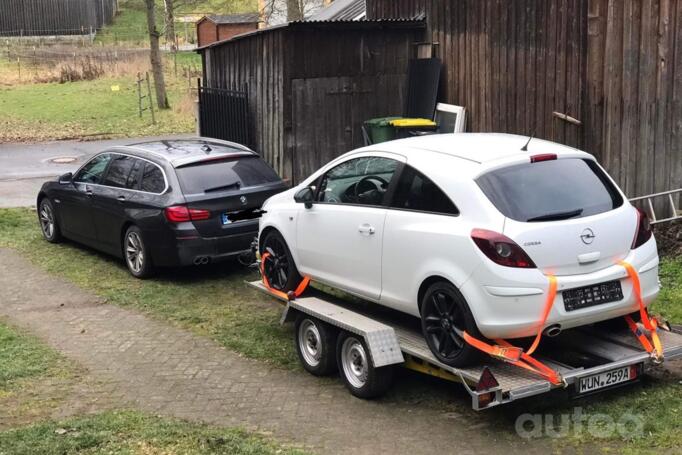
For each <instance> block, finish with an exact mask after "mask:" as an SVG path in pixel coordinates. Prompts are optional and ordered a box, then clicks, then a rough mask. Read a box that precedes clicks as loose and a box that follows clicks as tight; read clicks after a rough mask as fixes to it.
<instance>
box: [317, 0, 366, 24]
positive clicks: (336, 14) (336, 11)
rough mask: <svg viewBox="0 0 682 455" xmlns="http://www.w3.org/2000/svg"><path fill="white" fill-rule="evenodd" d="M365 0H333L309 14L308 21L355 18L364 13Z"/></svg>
mask: <svg viewBox="0 0 682 455" xmlns="http://www.w3.org/2000/svg"><path fill="white" fill-rule="evenodd" d="M366 11H367V8H366V5H365V0H334V2H332V3H331V4H330V5H329V6H327V7H326V8H323V9H321V10H320V11H318V12H317V13H315V14H313V15H312V16H310V18H309V19H308V20H310V21H330V20H347V21H352V20H357V19H364V18H365V15H366Z"/></svg>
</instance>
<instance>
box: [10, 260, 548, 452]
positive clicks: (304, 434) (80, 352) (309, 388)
mask: <svg viewBox="0 0 682 455" xmlns="http://www.w3.org/2000/svg"><path fill="white" fill-rule="evenodd" d="M0 316H4V317H7V318H9V320H10V322H12V323H14V324H17V325H19V326H22V327H24V328H26V329H28V330H31V331H32V332H34V333H35V334H36V335H38V336H39V337H40V338H42V339H43V340H45V341H46V342H47V343H48V344H49V345H51V346H52V347H54V348H55V349H57V350H59V351H60V352H62V353H63V354H64V355H66V356H67V357H69V358H71V359H73V360H75V361H77V362H78V363H80V364H81V365H83V366H84V367H85V368H87V369H88V370H89V372H90V373H91V374H92V375H93V376H94V377H95V378H97V379H98V380H101V381H104V382H106V383H107V387H106V390H107V392H106V393H107V396H119V397H120V398H121V400H122V401H123V402H126V403H128V404H130V403H132V404H133V405H134V406H136V407H138V408H139V409H141V410H143V411H147V412H151V413H154V414H161V415H166V416H173V417H179V418H184V419H189V420H198V421H204V422H208V423H213V424H217V425H221V426H242V427H246V428H249V429H253V430H257V431H264V432H268V433H273V434H274V435H275V437H276V438H277V439H279V440H282V441H285V442H294V443H298V444H301V445H303V446H306V447H309V448H311V449H312V450H314V451H319V452H322V453H332V454H334V453H352V454H372V455H375V454H383V453H391V454H395V455H399V454H409V455H416V454H421V453H428V454H436V453H458V454H472V453H486V454H489V453H502V452H506V453H524V454H526V455H530V454H534V453H542V454H545V453H551V445H550V444H551V441H547V440H534V441H526V440H523V439H521V438H519V437H517V436H515V435H513V433H512V434H511V435H510V434H509V432H508V429H507V431H501V429H500V428H496V425H495V423H494V422H495V421H494V420H492V419H491V421H487V419H485V418H484V416H481V418H477V417H476V416H478V414H476V415H474V414H473V411H467V412H462V413H461V414H460V413H447V412H444V411H443V409H442V408H441V407H440V406H436V405H429V404H418V405H415V403H405V402H400V401H398V402H396V401H390V400H379V401H365V400H360V399H357V398H354V397H352V396H351V395H350V394H349V393H348V392H347V391H346V390H345V388H344V387H343V386H342V385H341V384H340V381H337V380H330V379H320V378H315V377H312V376H310V375H308V374H305V373H303V372H292V371H283V370H280V369H276V368H273V367H269V366H267V365H265V364H262V363H259V362H255V361H251V360H248V359H244V358H242V357H240V356H239V355H237V354H235V353H232V352H230V351H228V350H226V349H224V348H223V347H221V346H218V345H217V344H215V343H214V342H212V341H211V340H209V339H206V338H203V337H199V336H196V335H193V334H191V333H188V332H186V331H184V330H179V329H177V328H174V327H170V326H168V325H167V324H165V323H163V322H159V321H156V320H153V319H150V318H148V317H146V316H144V315H142V314H140V313H138V312H136V311H131V310H128V309H123V308H119V307H116V306H113V305H110V304H105V303H103V302H101V301H100V300H99V299H98V298H97V297H95V296H93V295H91V294H88V293H87V292H84V291H82V290H80V289H78V288H76V287H75V286H73V285H71V284H69V283H67V282H65V281H63V280H61V279H58V278H55V277H54V276H51V275H48V274H47V273H45V272H43V271H42V270H41V269H38V268H37V267H36V266H34V265H32V264H29V263H28V262H27V261H26V260H25V259H23V258H22V257H21V256H19V255H18V254H17V253H15V252H13V251H10V250H3V249H0ZM512 428H513V426H512ZM505 433H506V434H505Z"/></svg>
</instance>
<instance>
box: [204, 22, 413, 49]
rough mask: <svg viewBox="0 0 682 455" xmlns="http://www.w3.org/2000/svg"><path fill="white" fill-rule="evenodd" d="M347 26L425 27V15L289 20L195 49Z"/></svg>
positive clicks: (353, 27) (349, 27) (358, 27)
mask: <svg viewBox="0 0 682 455" xmlns="http://www.w3.org/2000/svg"><path fill="white" fill-rule="evenodd" d="M319 27H324V28H348V29H362V28H381V27H391V28H396V27H411V28H419V27H426V22H425V16H424V15H423V14H419V15H418V16H415V17H412V18H395V19H371V20H369V19H361V20H357V21H354V20H327V21H322V20H318V21H312V20H308V21H295V22H289V23H286V24H281V25H273V26H271V27H267V28H261V29H258V30H253V31H251V32H246V33H241V34H239V35H235V36H233V37H232V38H229V39H226V40H222V41H216V42H215V43H211V44H207V45H206V46H203V47H198V48H197V49H196V50H197V51H202V50H204V49H208V48H211V47H216V46H220V45H221V44H226V43H229V42H231V41H237V40H240V39H245V38H250V37H252V36H255V35H260V34H261V33H270V32H273V31H275V30H281V29H306V28H319Z"/></svg>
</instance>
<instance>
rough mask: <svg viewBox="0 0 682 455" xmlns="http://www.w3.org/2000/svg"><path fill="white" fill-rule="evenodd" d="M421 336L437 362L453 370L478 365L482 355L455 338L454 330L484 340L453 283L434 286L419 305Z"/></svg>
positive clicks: (457, 337) (441, 283) (439, 283)
mask: <svg viewBox="0 0 682 455" xmlns="http://www.w3.org/2000/svg"><path fill="white" fill-rule="evenodd" d="M419 308H420V312H421V323H422V333H423V334H424V338H425V339H426V344H428V346H429V348H430V349H431V352H432V353H433V355H434V356H436V358H437V359H438V360H439V361H441V362H443V363H444V364H446V365H449V366H452V367H463V366H468V365H471V364H473V363H476V362H477V361H479V360H480V358H481V352H480V351H479V350H478V349H476V348H474V347H473V346H471V345H469V344H468V343H466V342H465V341H464V339H462V338H460V337H459V336H457V335H456V334H455V331H454V330H452V327H456V328H457V329H459V330H461V331H466V332H467V333H468V334H469V335H471V336H473V337H475V338H478V339H479V340H480V339H483V337H482V335H481V334H480V332H479V331H478V327H477V326H476V321H475V319H474V316H473V315H472V314H471V310H470V309H469V306H468V305H467V303H466V301H465V300H464V297H463V296H462V294H460V292H459V290H458V289H457V288H456V287H455V286H453V285H452V284H451V283H448V282H446V281H441V282H437V283H434V284H432V285H431V286H429V288H428V289H427V290H426V292H425V293H424V296H423V297H422V301H421V302H420V306H419Z"/></svg>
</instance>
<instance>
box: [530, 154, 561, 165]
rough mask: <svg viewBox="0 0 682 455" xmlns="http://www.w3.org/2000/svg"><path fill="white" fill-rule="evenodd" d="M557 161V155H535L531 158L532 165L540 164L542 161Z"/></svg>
mask: <svg viewBox="0 0 682 455" xmlns="http://www.w3.org/2000/svg"><path fill="white" fill-rule="evenodd" d="M555 159H556V154H555V153H542V154H540V155H533V156H531V157H530V162H531V163H539V162H540V161H552V160H555Z"/></svg>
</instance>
